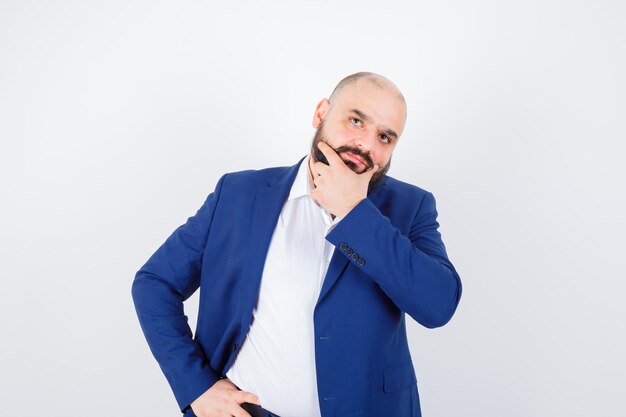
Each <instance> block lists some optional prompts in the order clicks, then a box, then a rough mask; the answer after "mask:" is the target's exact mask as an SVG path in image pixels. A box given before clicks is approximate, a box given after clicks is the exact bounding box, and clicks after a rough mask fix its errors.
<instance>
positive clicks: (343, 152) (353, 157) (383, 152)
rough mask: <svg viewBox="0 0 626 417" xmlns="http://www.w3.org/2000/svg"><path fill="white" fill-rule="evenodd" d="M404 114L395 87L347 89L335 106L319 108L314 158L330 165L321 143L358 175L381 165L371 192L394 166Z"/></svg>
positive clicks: (368, 85) (364, 85)
mask: <svg viewBox="0 0 626 417" xmlns="http://www.w3.org/2000/svg"><path fill="white" fill-rule="evenodd" d="M405 114H406V109H405V106H404V103H403V101H402V100H401V99H400V98H399V97H398V95H397V92H396V91H395V90H394V89H393V88H391V87H380V86H378V85H375V84H373V83H371V82H369V81H367V80H363V79H361V80H358V81H357V82H356V83H354V84H352V85H349V86H347V87H345V88H344V90H343V91H341V92H340V94H339V96H338V97H337V98H336V99H333V103H330V102H329V101H328V100H326V99H323V100H322V101H320V103H319V104H318V105H317V108H316V110H315V114H314V117H313V127H315V128H317V131H316V132H315V136H314V138H313V143H312V146H311V155H312V158H313V160H314V161H316V162H317V161H321V162H324V163H328V161H326V158H325V157H324V155H323V154H322V153H321V151H320V150H319V149H318V147H317V143H318V142H320V141H324V142H326V143H327V144H328V145H329V146H330V147H332V148H333V149H334V150H335V152H337V154H338V155H339V156H340V157H341V159H342V160H343V161H344V163H345V164H346V166H348V167H349V168H350V169H352V170H353V171H354V172H356V173H358V174H360V173H363V172H365V171H367V170H368V169H370V168H372V167H373V166H374V165H375V164H376V165H378V166H379V167H380V169H379V170H378V171H377V172H376V173H375V174H374V175H373V176H372V179H371V181H370V185H369V189H372V188H374V186H375V185H376V184H377V183H378V182H379V181H380V180H381V179H382V178H383V176H384V175H385V173H386V172H387V171H388V170H389V167H390V166H391V154H392V152H393V149H394V148H395V146H396V143H397V141H398V138H399V137H400V135H401V134H402V130H403V129H404V120H405Z"/></svg>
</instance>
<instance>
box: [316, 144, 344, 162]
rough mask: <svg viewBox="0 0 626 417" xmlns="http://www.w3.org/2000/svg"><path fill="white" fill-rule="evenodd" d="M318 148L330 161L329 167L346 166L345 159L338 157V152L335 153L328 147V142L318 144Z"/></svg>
mask: <svg viewBox="0 0 626 417" xmlns="http://www.w3.org/2000/svg"><path fill="white" fill-rule="evenodd" d="M317 147H318V148H319V150H320V151H322V153H323V154H324V156H325V157H326V159H328V164H329V165H338V166H342V165H343V166H346V164H345V163H344V162H343V159H341V158H340V157H339V155H337V152H335V150H334V149H333V148H331V147H330V145H328V144H327V143H326V142H321V141H320V142H317Z"/></svg>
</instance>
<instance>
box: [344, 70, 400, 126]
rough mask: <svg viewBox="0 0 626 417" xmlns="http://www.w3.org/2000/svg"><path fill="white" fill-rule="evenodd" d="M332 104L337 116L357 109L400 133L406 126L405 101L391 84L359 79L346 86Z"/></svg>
mask: <svg viewBox="0 0 626 417" xmlns="http://www.w3.org/2000/svg"><path fill="white" fill-rule="evenodd" d="M332 104H333V107H334V108H335V115H336V116H341V115H343V114H345V113H350V112H351V111H352V110H353V109H357V110H359V111H360V112H361V113H363V114H365V115H366V116H367V117H368V118H370V119H371V120H372V123H374V124H375V125H377V126H380V127H382V128H390V129H393V130H395V131H396V132H398V134H400V133H401V132H402V129H403V128H404V120H405V112H406V108H405V105H404V101H403V100H402V99H401V98H400V95H399V92H398V91H397V90H396V89H395V88H393V87H391V86H386V85H377V84H374V83H373V82H370V81H367V80H358V81H357V82H355V83H353V84H351V85H347V86H345V87H344V89H343V90H342V91H341V93H340V94H339V96H338V97H337V99H336V100H334V103H332ZM337 113H341V114H337Z"/></svg>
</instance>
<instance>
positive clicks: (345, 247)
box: [339, 243, 348, 250]
mask: <svg viewBox="0 0 626 417" xmlns="http://www.w3.org/2000/svg"><path fill="white" fill-rule="evenodd" d="M347 248H348V245H347V244H346V243H342V244H340V245H339V249H341V250H346V249H347Z"/></svg>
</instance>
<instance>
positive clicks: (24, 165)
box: [0, 0, 626, 417]
mask: <svg viewBox="0 0 626 417" xmlns="http://www.w3.org/2000/svg"><path fill="white" fill-rule="evenodd" d="M625 22H626V6H625V4H624V2H622V1H565V0H563V1H555V0H550V1H546V0H542V1H484V0H478V1H454V2H453V1H412V2H408V1H407V2H367V1H363V0H361V1H351V2H348V1H343V2H339V1H334V2H333V1H316V2H310V3H305V2H288V1H268V0H265V1H262V2H220V3H213V2H208V1H207V2H196V1H184V2H182V1H178V2H174V1H172V2H164V1H154V0H152V1H107V2H104V1H103V2H95V1H92V2H88V1H57V2H53V1H47V2H44V1H41V2H33V1H23V0H22V1H0V59H1V64H0V198H1V204H0V210H1V213H0V245H1V247H0V267H1V269H0V274H1V280H2V281H1V287H0V288H1V291H2V292H1V294H2V296H1V300H2V301H1V303H0V323H1V328H0V335H1V338H2V342H1V343H0V369H1V370H0V383H1V387H0V414H2V415H3V416H9V415H23V416H40V415H46V416H87V415H88V416H91V417H100V416H102V417H105V416H106V417H108V416H151V417H159V416H164V417H165V416H175V415H177V414H178V413H179V412H178V408H177V405H176V403H175V400H174V397H173V395H172V393H171V392H170V389H169V386H168V385H167V383H166V380H165V378H164V377H163V375H162V373H161V371H160V369H159V368H158V365H157V363H156V361H155V360H154V358H153V357H152V356H151V353H150V351H149V349H148V345H147V343H146V342H145V340H144V337H143V334H142V333H141V329H140V327H139V324H138V321H137V318H136V316H135V311H134V307H133V304H132V299H131V295H130V288H131V283H132V279H133V277H134V274H135V272H136V271H137V270H138V269H139V267H140V266H141V265H142V264H143V263H144V262H145V261H146V260H147V258H148V257H149V256H150V255H151V254H152V253H153V252H154V251H155V250H156V248H157V247H158V246H159V245H160V244H161V243H162V242H163V241H164V240H165V238H166V237H167V236H169V234H170V233H171V232H172V231H173V230H174V228H176V227H177V226H178V225H180V224H182V223H184V222H185V221H186V219H187V217H189V216H190V215H192V214H194V213H195V212H196V210H197V209H198V208H199V207H200V205H201V204H202V202H203V201H204V199H205V198H206V196H207V195H208V193H210V192H211V191H212V190H213V188H214V186H215V183H216V182H217V179H218V178H219V177H220V176H221V175H222V174H223V173H225V172H228V171H237V170H241V169H247V168H263V167H268V166H276V165H293V164H294V163H296V162H297V161H298V159H299V158H300V157H302V156H304V155H305V154H306V153H307V152H308V150H309V146H310V142H311V138H312V136H313V133H314V131H313V128H312V127H311V118H312V114H313V110H314V106H315V104H316V103H317V102H318V100H319V99H321V98H322V97H327V96H328V95H329V94H330V92H331V90H332V88H333V87H334V85H335V84H336V83H337V82H338V81H339V80H340V79H341V78H342V77H344V76H345V75H348V74H350V73H353V72H356V71H361V70H367V71H374V72H379V73H382V74H384V75H386V76H388V77H389V78H391V79H392V80H393V81H394V82H395V83H396V84H397V85H398V86H399V87H400V88H401V89H402V91H403V92H404V94H405V96H406V99H407V102H408V121H407V126H406V130H405V132H404V134H403V136H402V138H401V140H400V142H399V145H398V147H397V148H396V152H395V153H394V158H393V164H392V165H393V166H392V168H391V170H390V172H389V174H390V175H392V176H394V177H396V178H398V179H401V180H404V181H407V182H410V183H413V184H416V185H418V186H420V187H422V188H425V189H427V190H429V191H432V192H433V193H434V195H435V197H436V198H437V207H438V210H439V214H440V216H439V221H440V223H441V228H440V231H441V232H442V235H443V238H444V242H445V244H446V247H447V249H448V254H449V256H450V259H451V260H452V262H453V263H454V265H455V266H456V268H457V269H458V271H459V273H460V275H461V278H462V280H463V285H464V292H463V298H462V300H461V304H460V306H459V308H458V310H457V313H456V315H455V316H454V318H453V319H452V321H451V322H450V323H449V324H448V325H447V326H445V327H443V328H440V329H435V330H428V329H425V328H422V327H420V326H419V325H417V324H416V323H415V322H413V321H411V320H408V322H409V326H410V328H409V332H410V343H411V350H412V354H413V359H414V365H415V369H416V372H417V378H418V384H419V390H420V395H421V399H422V410H423V413H424V416H426V417H451V416H477V417H478V416H480V417H491V416H493V417H502V416H507V417H514V416H524V417H526V416H549V417H554V416H568V417H572V416H581V417H582V416H602V415H606V416H609V415H624V412H625V410H626V406H625V401H626V400H625V399H624V398H625V397H624V388H625V385H624V378H625V376H626V359H625V356H626V343H625V340H624V334H626V324H625V321H624V318H625V317H626V306H625V305H624V302H623V299H624V293H625V291H626V283H625V279H626V274H625V273H624V267H623V265H622V262H623V259H624V254H625V253H626V244H625V243H624V236H625V235H626V227H625V220H624V214H623V213H624V212H626V197H625V192H624V190H625V189H626V187H625V179H626V172H625V171H626V168H625V164H624V157H625V154H626V152H625V150H626V147H625V146H624V141H625V140H626V124H625V120H626V118H625V116H626V81H625V76H624V74H626V23H625ZM196 303H197V294H196V295H194V297H193V298H192V299H191V300H190V302H188V303H187V311H188V312H189V315H190V320H191V323H192V325H193V323H194V322H195V314H196V309H197V304H196ZM192 328H193V326H192Z"/></svg>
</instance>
